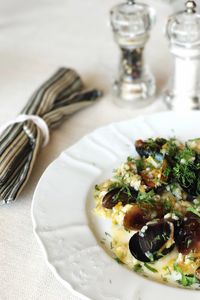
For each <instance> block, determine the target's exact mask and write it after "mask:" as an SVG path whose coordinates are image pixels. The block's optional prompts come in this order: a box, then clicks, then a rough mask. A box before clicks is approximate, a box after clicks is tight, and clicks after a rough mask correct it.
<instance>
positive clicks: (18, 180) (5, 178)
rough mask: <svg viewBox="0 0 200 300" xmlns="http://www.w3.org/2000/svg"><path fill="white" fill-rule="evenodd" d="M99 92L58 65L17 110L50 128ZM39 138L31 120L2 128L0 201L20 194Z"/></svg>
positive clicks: (10, 199)
mask: <svg viewBox="0 0 200 300" xmlns="http://www.w3.org/2000/svg"><path fill="white" fill-rule="evenodd" d="M100 96H101V92H100V91H98V90H90V91H86V90H85V89H84V86H83V83H82V80H81V78H80V77H79V75H78V74H77V73H76V72H75V71H74V70H72V69H67V68H61V69H59V70H58V71H57V72H56V73H55V74H54V75H53V76H52V77H51V78H49V79H48V80H47V81H46V82H45V83H44V84H43V85H42V86H41V87H40V88H39V89H38V90H37V91H36V92H35V93H34V94H33V96H32V97H31V98H30V100H29V102H28V103H27V105H26V106H25V107H24V109H23V111H22V112H21V114H24V115H37V116H39V117H40V118H42V119H43V120H44V121H45V122H46V124H47V125H48V128H49V129H51V128H53V127H56V126H58V125H60V124H61V123H62V121H63V120H64V119H65V118H66V117H67V116H69V115H71V114H73V113H74V112H76V111H77V110H79V109H81V108H83V107H87V106H88V105H90V104H91V103H93V102H94V101H95V100H96V99H97V98H98V97H100ZM43 139H44V136H43V134H42V131H41V129H40V128H39V127H38V126H37V125H36V124H35V123H34V122H33V121H32V120H27V121H24V122H22V123H18V124H14V125H11V126H9V127H8V128H7V129H5V130H4V132H3V133H2V135H1V136H0V203H9V202H11V201H13V200H15V199H16V197H17V196H18V195H19V194H20V192H21V191H22V189H23V188H24V186H25V185H26V183H27V181H28V179H29V176H30V174H31V171H32V169H33V165H34V163H35V161H36V157H37V155H38V152H39V150H40V149H41V146H42V144H43Z"/></svg>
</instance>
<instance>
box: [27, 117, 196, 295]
mask: <svg viewBox="0 0 200 300" xmlns="http://www.w3.org/2000/svg"><path fill="white" fill-rule="evenodd" d="M153 136H155V137H156V136H162V137H171V136H176V137H177V138H180V139H181V140H185V139H189V138H194V137H199V136H200V113H199V112H191V113H187V114H182V115H178V114H175V113H172V112H167V113H161V114H156V115H152V116H149V117H145V118H143V117H140V118H137V119H135V120H129V121H125V122H121V123H114V124H111V125H109V126H106V127H103V128H100V129H97V130H95V131H94V132H92V133H91V134H89V135H87V136H85V137H84V138H82V139H81V140H80V141H79V142H78V143H77V144H75V145H74V146H72V147H71V148H69V149H67V150H66V151H64V152H63V153H62V154H61V155H60V156H59V157H58V159H56V160H55V161H54V162H53V163H52V164H51V165H50V166H49V167H48V168H47V170H46V171H45V173H44V174H43V176H42V178H41V179H40V182H39V184H38V186H37V188H36V191H35V194H34V200H33V206H32V218H33V224H34V231H35V233H36V236H37V238H38V240H39V241H40V244H41V246H42V249H43V252H44V254H45V258H46V261H47V262H48V265H49V267H50V268H51V270H52V271H53V273H54V274H55V275H56V277H57V278H58V279H59V280H60V281H61V282H62V283H63V284H64V285H65V286H66V287H67V288H70V289H72V290H73V291H74V292H75V293H76V294H78V295H79V296H80V297H81V299H88V298H89V299H95V300H160V299H162V300H169V299H181V300H188V299H192V300H197V299H198V300H199V299H200V298H199V297H200V292H198V291H190V290H184V289H180V288H174V287H169V286H165V285H163V284H160V283H156V282H153V281H150V280H148V279H145V278H143V277H140V276H139V275H138V274H136V273H134V272H132V271H131V270H128V269H127V268H126V267H125V266H122V265H119V264H117V262H116V261H115V260H114V259H113V258H112V257H111V252H110V250H109V247H107V246H105V245H101V243H100V240H101V239H102V238H103V237H105V232H109V231H110V223H109V222H108V221H105V220H103V219H101V218H99V217H97V216H94V215H93V213H92V208H93V205H94V203H93V197H92V192H93V188H94V185H95V183H98V182H100V181H101V180H103V179H106V178H108V176H110V175H111V173H112V170H113V169H114V168H115V167H116V166H118V165H119V164H120V162H122V161H124V160H125V159H126V157H127V156H128V155H135V151H134V146H133V145H134V140H135V139H137V138H148V137H153Z"/></svg>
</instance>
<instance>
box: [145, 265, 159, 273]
mask: <svg viewBox="0 0 200 300" xmlns="http://www.w3.org/2000/svg"><path fill="white" fill-rule="evenodd" d="M144 266H145V267H146V268H147V269H148V270H149V271H151V272H153V273H157V272H158V270H156V269H155V268H153V267H152V266H150V265H149V264H148V263H144Z"/></svg>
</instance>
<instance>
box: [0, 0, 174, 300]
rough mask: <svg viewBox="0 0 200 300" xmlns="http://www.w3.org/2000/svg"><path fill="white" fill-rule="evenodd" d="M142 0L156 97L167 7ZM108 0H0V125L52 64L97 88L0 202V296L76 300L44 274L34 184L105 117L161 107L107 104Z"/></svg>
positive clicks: (113, 56)
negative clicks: (34, 220)
mask: <svg viewBox="0 0 200 300" xmlns="http://www.w3.org/2000/svg"><path fill="white" fill-rule="evenodd" d="M147 2H151V3H153V4H154V6H155V8H156V9H157V12H158V21H157V25H156V26H155V28H154V30H153V32H152V36H151V39H150V41H149V43H148V47H147V51H146V53H147V60H148V63H149V64H150V66H151V68H152V71H153V72H154V74H155V76H156V79H157V86H158V94H160V93H161V91H162V89H163V88H164V87H165V85H166V83H167V78H168V76H169V73H170V63H169V62H170V54H169V52H168V48H167V41H166V39H165V37H164V24H165V22H166V16H167V15H168V14H170V13H171V12H172V10H173V9H172V7H170V6H169V5H167V4H163V2H164V1H161V0H160V1H159V0H154V1H147ZM115 3H117V1H114V0H110V1H108V0H84V1H83V0H59V1H55V0H29V1H27V0H6V1H3V0H1V1H0V123H3V122H4V121H6V120H9V119H10V118H12V117H14V116H15V115H16V114H17V113H18V112H19V111H20V109H21V108H22V107H23V105H24V104H25V103H26V101H27V99H28V98H29V97H30V95H31V93H32V92H33V91H34V90H35V88H37V87H38V85H40V84H41V83H42V82H43V81H44V80H45V79H46V78H47V77H48V76H49V75H51V74H52V73H53V72H54V71H55V70H56V69H57V68H58V67H59V66H70V67H73V68H75V69H77V70H78V72H80V74H82V76H83V78H84V80H85V82H86V84H87V85H88V86H91V87H94V86H95V87H99V88H102V89H103V90H104V92H105V96H104V98H103V99H101V100H100V101H99V102H98V103H96V104H95V105H93V106H92V107H90V108H88V109H85V110H84V111H81V112H79V113H77V114H75V115H74V116H72V117H71V118H70V119H69V120H68V121H66V122H65V124H64V125H63V126H61V128H59V129H58V130H55V131H54V132H53V133H52V136H51V141H50V143H49V145H48V146H47V147H46V148H45V149H44V150H43V151H42V152H41V155H40V156H39V158H38V162H37V165H36V166H35V168H34V172H33V174H32V177H31V180H30V181H29V183H28V185H27V187H26V189H25V190H24V192H23V193H22V194H21V197H20V199H18V201H17V202H15V203H14V204H12V205H10V206H4V207H0V300H38V299H41V300H42V299H45V300H46V299H48V300H57V299H58V300H62V299H63V300H64V299H78V298H77V297H75V296H73V295H72V294H71V292H69V291H67V290H66V289H65V288H64V287H63V286H62V284H61V283H59V282H58V281H57V280H56V279H55V278H54V276H53V275H52V274H51V271H50V270H49V269H48V267H47V266H46V265H45V263H44V259H43V255H42V253H41V251H40V248H39V246H38V244H37V242H36V239H35V237H34V235H33V232H32V224H31V217H30V208H31V201H32V195H33V192H34V189H35V186H36V184H37V182H38V180H39V178H40V176H41V174H42V173H43V171H44V170H45V168H46V167H47V166H48V164H49V163H50V162H51V161H52V160H54V159H55V158H56V157H57V156H58V155H59V153H60V152H61V151H62V150H64V149H65V148H67V147H69V146H70V145H72V144H73V143H74V142H76V141H77V140H79V139H80V138H81V137H82V136H83V135H85V134H87V133H88V132H90V131H92V130H94V129H95V128H97V127H99V126H101V125H105V124H108V123H110V122H113V121H120V120H124V119H127V118H132V117H135V116H137V115H139V114H141V113H142V114H147V113H151V112H155V111H161V110H164V109H165V105H164V104H163V103H162V100H159V98H157V100H156V101H155V102H154V103H153V104H152V105H151V106H149V107H147V108H145V109H143V110H142V111H141V110H137V111H136V110H130V109H120V108H118V107H116V106H115V105H114V104H113V103H112V101H111V84H112V80H113V76H114V74H115V73H116V70H117V62H118V54H119V53H118V48H117V46H116V45H115V44H114V42H113V39H112V33H111V30H110V27H109V22H108V12H109V9H110V7H111V6H112V5H113V4H115ZM55 247H56V245H55Z"/></svg>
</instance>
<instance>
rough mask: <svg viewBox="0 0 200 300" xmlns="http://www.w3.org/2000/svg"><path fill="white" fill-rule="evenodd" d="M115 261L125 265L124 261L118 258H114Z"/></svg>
mask: <svg viewBox="0 0 200 300" xmlns="http://www.w3.org/2000/svg"><path fill="white" fill-rule="evenodd" d="M114 260H115V261H116V262H117V263H118V264H121V265H123V264H124V263H123V261H121V260H120V259H119V258H118V257H114Z"/></svg>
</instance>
